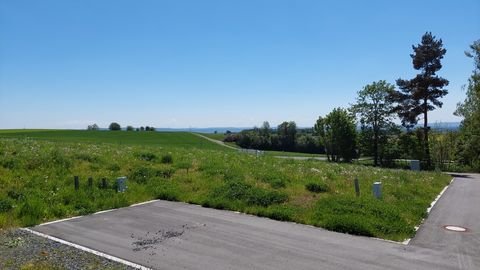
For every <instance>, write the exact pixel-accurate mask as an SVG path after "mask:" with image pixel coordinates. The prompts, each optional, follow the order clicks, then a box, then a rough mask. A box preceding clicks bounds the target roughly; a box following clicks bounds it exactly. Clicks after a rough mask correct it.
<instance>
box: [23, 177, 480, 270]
mask: <svg viewBox="0 0 480 270" xmlns="http://www.w3.org/2000/svg"><path fill="white" fill-rule="evenodd" d="M479 194H480V177H479V176H478V175H467V176H466V177H464V176H463V175H462V177H456V178H455V180H454V181H453V182H452V184H451V185H450V187H449V188H448V189H447V190H446V192H445V193H444V195H443V196H442V197H441V198H440V200H439V201H438V202H437V204H436V205H435V207H434V208H433V209H432V212H431V214H430V217H429V218H428V219H427V220H426V222H425V224H424V225H422V227H421V228H420V230H419V231H418V234H417V236H416V237H415V238H414V239H413V240H412V241H411V242H410V244H409V245H403V244H400V243H394V242H388V241H384V240H380V239H373V238H367V237H359V236H351V235H347V234H341V233H335V232H330V231H326V230H323V229H320V228H315V227H311V226H306V225H301V224H296V223H291V222H280V221H275V220H270V219H267V218H260V217H255V216H250V215H245V214H240V213H236V212H231V211H222V210H215V209H209V208H203V207H201V206H197V205H190V204H185V203H178V202H167V201H154V202H150V203H147V204H143V205H138V206H132V207H127V208H121V209H117V210H113V211H110V212H104V213H98V214H93V215H89V216H84V217H80V218H76V219H71V220H66V221H60V222H56V223H50V224H45V225H39V226H36V227H34V228H32V229H33V230H35V231H37V232H41V233H44V234H47V235H50V236H54V237H57V238H60V239H63V240H65V241H69V242H72V243H75V244H78V245H82V246H85V247H87V248H90V249H93V250H96V251H100V252H103V253H106V254H109V255H112V256H115V257H119V258H122V259H124V260H127V261H130V262H133V263H137V264H140V265H143V266H145V267H148V268H152V269H480V260H479V257H480V242H479V239H480V238H479V232H480V213H479V210H480V208H478V207H479V206H480V201H479V198H480V197H479ZM443 225H457V226H465V227H467V228H468V231H467V232H451V231H447V230H445V229H443Z"/></svg>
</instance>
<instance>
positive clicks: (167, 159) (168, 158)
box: [162, 154, 173, 164]
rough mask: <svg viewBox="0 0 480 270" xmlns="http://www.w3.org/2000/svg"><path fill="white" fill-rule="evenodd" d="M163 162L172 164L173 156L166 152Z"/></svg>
mask: <svg viewBox="0 0 480 270" xmlns="http://www.w3.org/2000/svg"><path fill="white" fill-rule="evenodd" d="M162 163H164V164H170V163H173V157H172V155H171V154H166V155H163V156H162Z"/></svg>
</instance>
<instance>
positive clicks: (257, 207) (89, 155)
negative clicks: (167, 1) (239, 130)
mask: <svg viewBox="0 0 480 270" xmlns="http://www.w3.org/2000/svg"><path fill="white" fill-rule="evenodd" d="M74 176H79V178H80V188H79V190H75V188H74V181H73V177H74ZM120 176H127V178H128V180H127V185H128V188H127V190H126V192H124V193H118V192H116V189H115V188H116V187H115V181H114V180H115V179H116V178H117V177H120ZM89 177H92V178H93V181H92V185H89V183H88V181H87V179H88V178H89ZM356 177H357V178H358V179H359V181H360V188H361V195H360V197H356V196H355V192H354V188H353V180H354V179H355V178H356ZM102 178H105V179H106V180H107V184H108V185H107V187H102V186H101V179H102ZM375 181H381V182H382V183H383V197H382V198H381V199H375V198H373V196H372V194H371V185H372V183H373V182H375ZM449 181H450V177H449V176H447V175H444V174H440V173H435V172H410V171H405V170H390V169H380V168H374V167H366V166H361V165H352V164H334V163H327V162H323V161H312V160H293V159H278V158H275V157H272V156H269V155H264V156H259V157H256V156H254V155H248V154H242V153H239V152H237V151H235V150H231V149H227V148H225V147H222V146H220V145H217V144H215V143H212V142H209V141H207V140H205V139H202V138H200V137H198V136H196V135H193V134H190V133H182V132H176V133H175V132H172V133H160V132H126V131H118V132H111V131H63V130H62V131H52V130H35V131H28V130H17V131H11V130H9V131H0V228H11V227H19V226H33V225H35V224H39V223H42V222H46V221H51V220H55V219H60V218H65V217H70V216H77V215H86V214H90V213H93V212H96V211H100V210H105V209H111V208H118V207H123V206H128V205H130V204H133V203H138V202H142V201H147V200H151V199H163V200H172V201H183V202H188V203H194V204H200V205H203V206H204V207H212V208H217V209H227V210H235V211H241V212H244V213H249V214H254V215H258V216H263V217H268V218H272V219H276V220H281V221H294V222H298V223H304V224H310V225H314V226H319V227H323V228H326V229H328V230H333V231H338V232H345V233H350V234H357V235H365V236H373V237H380V238H384V239H390V240H396V241H401V240H404V239H405V238H409V237H411V236H413V235H414V233H415V230H414V227H415V226H418V225H419V224H420V222H421V221H422V219H423V218H425V216H426V209H427V208H428V207H429V205H430V203H431V201H432V200H433V199H434V198H435V197H436V196H437V195H438V193H439V192H440V191H441V190H442V189H443V188H444V187H445V185H447V184H448V182H449Z"/></svg>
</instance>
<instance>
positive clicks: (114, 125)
mask: <svg viewBox="0 0 480 270" xmlns="http://www.w3.org/2000/svg"><path fill="white" fill-rule="evenodd" d="M87 130H100V127H99V126H98V125H97V124H93V125H88V127H87ZM108 130H110V131H119V130H122V126H120V124H119V123H117V122H112V123H110V125H109V126H108ZM126 130H127V131H155V128H154V127H149V126H146V127H143V126H142V127H139V128H134V127H133V126H127V127H126Z"/></svg>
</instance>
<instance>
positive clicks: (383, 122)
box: [351, 81, 395, 166]
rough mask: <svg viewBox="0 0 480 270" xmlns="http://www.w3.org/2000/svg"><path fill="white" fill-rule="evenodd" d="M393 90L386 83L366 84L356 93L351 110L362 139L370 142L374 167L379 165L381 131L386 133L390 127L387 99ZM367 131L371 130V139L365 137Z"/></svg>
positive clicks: (391, 106) (390, 115) (390, 107)
mask: <svg viewBox="0 0 480 270" xmlns="http://www.w3.org/2000/svg"><path fill="white" fill-rule="evenodd" d="M394 90H395V88H394V86H393V85H391V84H389V83H387V82H386V81H378V82H373V83H372V84H368V85H366V86H365V87H364V88H363V89H362V90H360V91H358V97H357V103H356V104H354V105H353V106H352V108H351V110H352V111H353V112H354V113H356V114H358V116H359V118H360V123H361V125H362V131H363V135H364V136H362V138H363V139H365V140H368V141H372V146H373V151H372V152H373V162H374V165H375V166H377V165H378V163H379V160H378V157H379V149H380V148H379V144H380V143H381V141H380V136H381V135H383V134H382V131H386V129H387V127H388V126H389V125H391V120H392V115H393V112H392V110H393V102H392V100H391V99H389V97H390V96H391V95H392V93H393V91H394ZM369 129H371V130H372V132H371V135H372V136H371V137H370V136H365V135H368V134H369V133H368V130H369ZM383 133H385V132H383Z"/></svg>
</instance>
